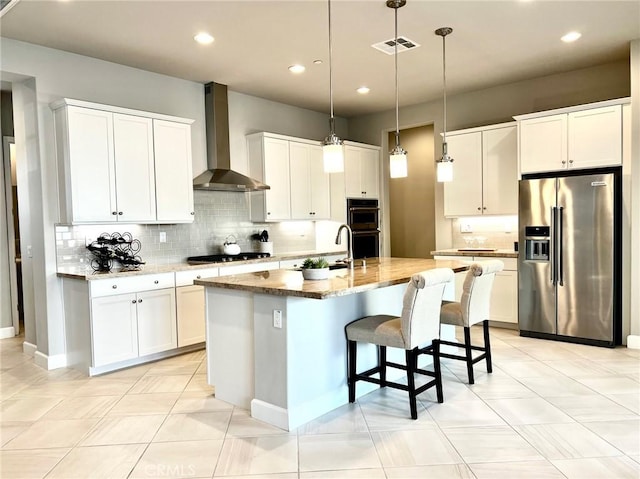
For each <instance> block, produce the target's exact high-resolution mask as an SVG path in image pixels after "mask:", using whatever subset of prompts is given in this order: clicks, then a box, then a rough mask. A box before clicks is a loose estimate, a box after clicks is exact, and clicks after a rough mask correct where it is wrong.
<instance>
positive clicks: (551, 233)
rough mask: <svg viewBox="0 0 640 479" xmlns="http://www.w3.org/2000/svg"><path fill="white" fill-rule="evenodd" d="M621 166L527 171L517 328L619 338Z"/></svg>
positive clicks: (600, 340) (593, 340) (607, 340)
mask: <svg viewBox="0 0 640 479" xmlns="http://www.w3.org/2000/svg"><path fill="white" fill-rule="evenodd" d="M620 175H621V169H620V168H607V169H598V170H582V171H575V172H566V173H560V174H558V173H555V174H554V175H551V174H539V175H523V179H522V180H520V188H519V195H520V196H519V217H518V221H519V235H518V236H519V238H518V239H519V245H520V248H519V249H520V253H519V257H518V322H519V326H520V335H521V336H529V337H540V338H545V339H556V340H561V341H570V342H578V343H584V344H593V345H598V346H609V347H613V346H615V345H616V344H620V343H621V310H620V306H621V265H620V261H621V251H620V250H621V229H622V224H621V202H622V196H621V178H620Z"/></svg>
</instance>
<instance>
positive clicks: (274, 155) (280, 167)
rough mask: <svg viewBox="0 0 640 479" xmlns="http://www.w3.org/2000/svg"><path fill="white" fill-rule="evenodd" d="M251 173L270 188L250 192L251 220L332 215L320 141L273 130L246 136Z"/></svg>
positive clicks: (316, 218)
mask: <svg viewBox="0 0 640 479" xmlns="http://www.w3.org/2000/svg"><path fill="white" fill-rule="evenodd" d="M247 152H248V155H249V176H251V177H252V178H256V179H258V180H260V181H263V182H264V183H266V184H267V185H269V187H270V189H268V190H265V191H256V192H252V193H251V220H252V221H256V222H263V221H286V220H302V219H306V220H325V219H329V217H330V189H329V175H328V174H327V173H325V172H324V170H323V168H324V166H323V162H322V147H321V146H320V142H317V141H313V140H304V139H300V138H292V137H287V136H283V135H276V134H273V133H256V134H252V135H248V136H247Z"/></svg>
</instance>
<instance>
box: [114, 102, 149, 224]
mask: <svg viewBox="0 0 640 479" xmlns="http://www.w3.org/2000/svg"><path fill="white" fill-rule="evenodd" d="M113 139H114V156H115V165H116V166H115V168H116V201H117V205H118V221H127V222H144V221H154V220H155V219H156V188H155V169H154V162H153V121H152V120H151V119H150V118H143V117H139V116H132V115H121V114H118V113H114V114H113Z"/></svg>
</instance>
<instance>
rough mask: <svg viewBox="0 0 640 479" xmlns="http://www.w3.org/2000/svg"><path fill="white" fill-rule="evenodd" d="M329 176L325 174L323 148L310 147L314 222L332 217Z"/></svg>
mask: <svg viewBox="0 0 640 479" xmlns="http://www.w3.org/2000/svg"><path fill="white" fill-rule="evenodd" d="M337 174H339V173H337ZM329 176H330V174H329V173H325V172H324V160H323V158H322V147H321V146H319V145H318V146H316V145H309V186H310V192H311V212H312V215H311V216H312V219H314V220H327V219H329V218H330V217H331V208H330V188H329Z"/></svg>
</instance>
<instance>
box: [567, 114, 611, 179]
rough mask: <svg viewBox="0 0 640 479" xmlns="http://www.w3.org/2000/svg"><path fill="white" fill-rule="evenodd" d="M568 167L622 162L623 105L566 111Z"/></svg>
mask: <svg viewBox="0 0 640 479" xmlns="http://www.w3.org/2000/svg"><path fill="white" fill-rule="evenodd" d="M568 121H569V146H568V148H569V168H598V167H602V166H616V165H621V164H622V106H621V105H614V106H609V107H604V108H593V109H591V110H584V111H576V112H574V113H569V120H568Z"/></svg>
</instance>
